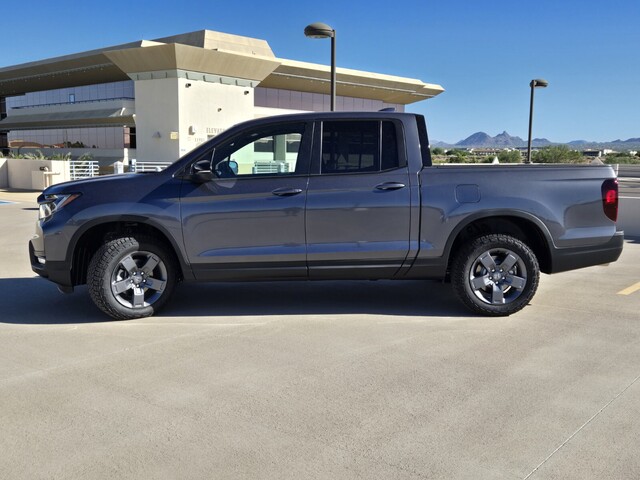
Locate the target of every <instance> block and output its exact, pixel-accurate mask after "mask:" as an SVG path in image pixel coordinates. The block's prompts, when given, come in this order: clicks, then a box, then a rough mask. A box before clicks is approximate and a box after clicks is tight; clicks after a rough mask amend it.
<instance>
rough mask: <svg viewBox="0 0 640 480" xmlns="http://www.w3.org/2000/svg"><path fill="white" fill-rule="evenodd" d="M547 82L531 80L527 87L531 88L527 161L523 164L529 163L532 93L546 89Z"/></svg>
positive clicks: (537, 79) (539, 79)
mask: <svg viewBox="0 0 640 480" xmlns="http://www.w3.org/2000/svg"><path fill="white" fill-rule="evenodd" d="M548 85H549V82H547V81H546V80H544V79H542V78H536V79H534V80H531V83H529V86H530V87H531V103H530V104H529V141H528V142H527V159H526V161H525V163H531V128H532V126H533V91H534V90H535V89H536V88H546V87H547V86H548Z"/></svg>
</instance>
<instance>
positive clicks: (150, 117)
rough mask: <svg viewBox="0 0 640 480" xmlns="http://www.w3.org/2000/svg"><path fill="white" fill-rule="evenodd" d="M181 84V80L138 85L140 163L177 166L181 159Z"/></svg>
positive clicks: (138, 158) (146, 82)
mask: <svg viewBox="0 0 640 480" xmlns="http://www.w3.org/2000/svg"><path fill="white" fill-rule="evenodd" d="M179 83H180V79H178V78H162V79H153V80H136V81H135V94H136V97H135V98H136V142H137V154H138V157H137V160H139V161H146V162H173V161H175V160H177V159H178V157H179V156H180V142H179V138H178V137H179V132H180V128H179V126H180V123H179V122H180V116H179V104H178V89H179V88H180V85H179ZM183 88H184V87H183ZM172 132H174V135H175V137H176V138H175V139H172V138H171V137H172Z"/></svg>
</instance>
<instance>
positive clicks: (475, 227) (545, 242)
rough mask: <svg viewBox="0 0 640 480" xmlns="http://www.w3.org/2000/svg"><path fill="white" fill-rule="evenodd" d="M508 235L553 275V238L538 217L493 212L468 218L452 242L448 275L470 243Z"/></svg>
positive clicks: (448, 259) (544, 269)
mask: <svg viewBox="0 0 640 480" xmlns="http://www.w3.org/2000/svg"><path fill="white" fill-rule="evenodd" d="M492 233H496V234H506V235H511V236H513V237H514V238H517V239H518V240H520V241H522V242H523V243H525V244H526V245H528V246H529V248H531V250H533V252H534V254H535V255H536V257H537V259H538V263H539V264H540V270H541V271H542V272H543V273H550V272H551V246H552V245H553V242H552V240H551V234H550V233H549V230H548V229H547V227H546V225H545V224H544V223H543V222H542V221H540V220H539V219H538V218H537V217H535V216H533V215H530V214H527V213H526V212H516V213H514V212H513V210H511V211H493V212H484V213H479V214H477V215H474V216H471V217H468V218H467V219H466V220H465V222H464V223H461V224H460V225H458V226H457V227H456V229H455V230H454V232H453V233H452V235H451V236H450V238H449V242H448V243H447V247H446V250H445V255H446V258H447V271H449V270H450V268H451V263H452V261H453V259H454V258H455V256H456V254H457V253H458V252H459V251H460V249H461V248H462V247H463V245H465V244H466V243H467V242H469V241H473V240H474V239H476V238H478V237H480V236H483V235H487V234H492Z"/></svg>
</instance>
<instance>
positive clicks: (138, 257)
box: [87, 236, 177, 320]
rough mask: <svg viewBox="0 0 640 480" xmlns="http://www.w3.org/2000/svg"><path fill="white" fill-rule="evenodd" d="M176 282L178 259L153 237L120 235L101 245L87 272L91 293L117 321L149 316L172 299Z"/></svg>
mask: <svg viewBox="0 0 640 480" xmlns="http://www.w3.org/2000/svg"><path fill="white" fill-rule="evenodd" d="M176 281H177V267H176V259H175V256H174V255H173V253H172V252H171V251H169V250H168V249H167V248H166V247H165V246H164V245H163V244H161V243H159V242H157V241H156V240H154V239H153V238H151V237H146V236H136V237H132V236H131V237H121V238H115V239H113V240H110V241H108V242H106V243H105V244H104V245H102V246H101V247H100V248H99V249H98V251H97V252H96V253H95V255H94V256H93V258H92V259H91V263H90V264H89V269H88V271H87V286H88V287H89V295H90V296H91V299H92V300H93V302H94V303H95V304H96V305H97V306H98V308H99V309H100V310H102V311H103V312H104V313H106V314H107V315H109V316H110V317H112V318H115V319H116V320H128V319H132V318H142V317H149V316H151V315H153V314H154V313H156V312H158V311H159V310H160V309H161V308H162V307H163V306H164V305H165V304H166V303H167V301H168V300H169V297H170V296H171V294H172V292H173V290H174V288H175V285H176Z"/></svg>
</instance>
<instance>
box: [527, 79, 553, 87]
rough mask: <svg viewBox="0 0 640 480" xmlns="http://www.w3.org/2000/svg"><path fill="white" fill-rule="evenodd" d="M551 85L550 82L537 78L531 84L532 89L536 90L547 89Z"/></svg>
mask: <svg viewBox="0 0 640 480" xmlns="http://www.w3.org/2000/svg"><path fill="white" fill-rule="evenodd" d="M548 85H549V82H547V81H546V80H545V79H544V78H536V79H534V80H531V83H530V84H529V86H530V87H535V88H545V87H547V86H548Z"/></svg>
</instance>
